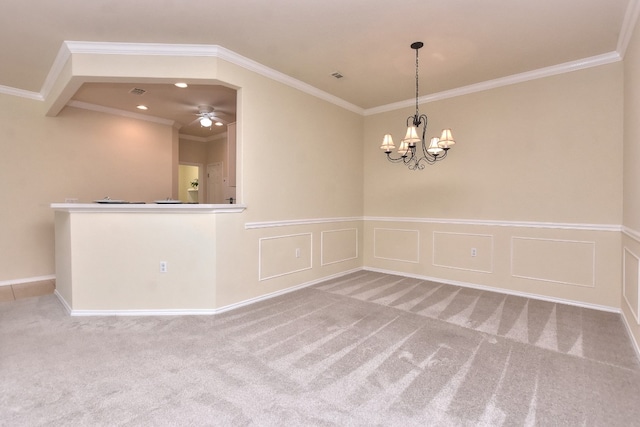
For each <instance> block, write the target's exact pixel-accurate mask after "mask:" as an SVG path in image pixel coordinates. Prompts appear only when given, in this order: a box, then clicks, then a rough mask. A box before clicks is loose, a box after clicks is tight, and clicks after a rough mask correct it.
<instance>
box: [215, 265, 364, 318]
mask: <svg viewBox="0 0 640 427" xmlns="http://www.w3.org/2000/svg"><path fill="white" fill-rule="evenodd" d="M358 271H362V268H360V267H358V268H354V269H352V270H347V271H343V272H341V273H337V274H332V275H330V276H325V277H323V278H321V279H314V280H311V281H309V282H304V283H301V284H299V285H295V286H291V287H289V288H286V289H282V290H279V291H275V292H271V293H268V294H265V295H261V296H258V297H254V298H249V299H247V300H244V301H240V302H236V303H233V304H229V305H225V306H222V307H220V308H217V309H216V314H217V313H224V312H225V311H230V310H235V309H237V308H241V307H245V306H247V305H251V304H255V303H257V302H260V301H265V300H268V299H270V298H274V297H278V296H280V295H284V294H288V293H290V292H294V291H297V290H300V289H303V288H306V287H309V286H313V285H316V284H318V283H322V282H326V281H327V280H332V279H337V278H338V277H342V276H346V275H347V274H351V273H357V272H358Z"/></svg>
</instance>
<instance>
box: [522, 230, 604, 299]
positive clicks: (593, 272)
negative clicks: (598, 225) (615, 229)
mask: <svg viewBox="0 0 640 427" xmlns="http://www.w3.org/2000/svg"><path fill="white" fill-rule="evenodd" d="M516 239H518V240H538V241H543V242H563V243H583V244H589V245H592V246H593V253H592V259H591V262H592V265H591V285H585V284H580V283H572V282H563V281H561V280H553V279H545V278H542V277H533V276H520V275H518V274H514V270H513V260H514V252H513V249H514V245H513V241H514V240H516ZM510 261H511V262H510V264H511V266H510V268H511V276H512V277H518V278H520V279H528V280H537V281H539V282H547V283H557V284H560V285H571V286H580V287H583V288H595V287H596V242H593V241H581V240H565V239H543V238H539V237H523V236H511V260H510Z"/></svg>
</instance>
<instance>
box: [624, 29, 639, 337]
mask: <svg viewBox="0 0 640 427" xmlns="http://www.w3.org/2000/svg"><path fill="white" fill-rule="evenodd" d="M639 117H640V24H636V28H635V31H634V33H633V37H632V39H631V42H630V44H629V46H628V48H627V51H626V54H625V57H624V185H623V187H624V209H623V226H624V231H625V236H624V237H623V242H622V243H623V245H622V246H623V247H622V253H623V280H622V301H621V305H622V312H623V314H624V316H625V318H626V320H627V323H628V324H629V325H630V326H631V333H632V334H633V336H634V338H635V341H636V343H637V344H636V345H638V344H640V320H639V319H640V312H639V311H640V299H639V290H638V285H639V280H640V278H639V276H638V270H639V265H640V120H639V119H638V118H639Z"/></svg>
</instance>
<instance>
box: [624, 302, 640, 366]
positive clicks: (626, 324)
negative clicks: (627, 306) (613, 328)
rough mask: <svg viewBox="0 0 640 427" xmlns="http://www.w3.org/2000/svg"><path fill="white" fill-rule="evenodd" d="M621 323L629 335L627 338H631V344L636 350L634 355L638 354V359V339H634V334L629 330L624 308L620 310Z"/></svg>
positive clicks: (639, 358)
mask: <svg viewBox="0 0 640 427" xmlns="http://www.w3.org/2000/svg"><path fill="white" fill-rule="evenodd" d="M621 314H622V323H624V326H625V327H626V328H627V334H628V335H629V339H630V340H631V344H632V345H633V349H634V350H635V351H636V356H638V360H640V345H638V341H636V336H635V335H634V334H633V332H632V331H631V323H629V319H627V316H625V314H624V310H622V313H621Z"/></svg>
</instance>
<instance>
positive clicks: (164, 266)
mask: <svg viewBox="0 0 640 427" xmlns="http://www.w3.org/2000/svg"><path fill="white" fill-rule="evenodd" d="M166 272H167V261H160V273H166Z"/></svg>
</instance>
